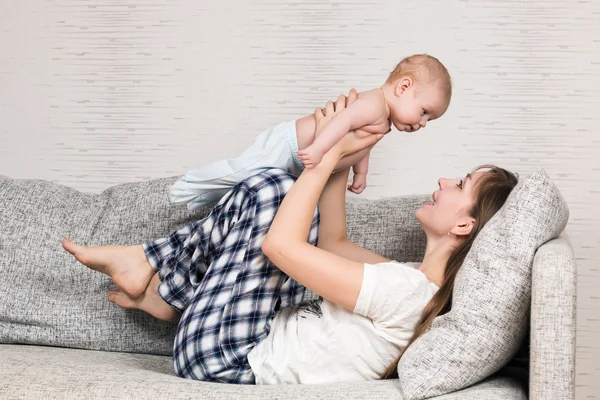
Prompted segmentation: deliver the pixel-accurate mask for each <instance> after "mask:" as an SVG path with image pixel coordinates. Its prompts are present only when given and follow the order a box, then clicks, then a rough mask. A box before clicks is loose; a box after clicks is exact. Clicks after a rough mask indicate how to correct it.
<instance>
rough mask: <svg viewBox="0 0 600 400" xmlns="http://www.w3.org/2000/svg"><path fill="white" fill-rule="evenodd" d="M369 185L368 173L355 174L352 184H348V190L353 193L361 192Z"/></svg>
mask: <svg viewBox="0 0 600 400" xmlns="http://www.w3.org/2000/svg"><path fill="white" fill-rule="evenodd" d="M366 187H367V174H354V176H353V177H352V185H348V190H349V191H351V192H352V193H356V194H361V193H362V191H363V190H365V188H366Z"/></svg>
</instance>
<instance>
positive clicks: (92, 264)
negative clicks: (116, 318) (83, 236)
mask: <svg viewBox="0 0 600 400" xmlns="http://www.w3.org/2000/svg"><path fill="white" fill-rule="evenodd" d="M62 245H63V247H64V249H65V250H66V251H68V252H69V253H71V254H73V255H74V256H75V258H76V259H77V260H78V261H79V262H80V263H82V264H83V265H85V266H87V267H89V268H91V269H93V270H95V271H99V272H102V273H103V274H106V275H108V276H110V277H111V279H112V280H113V282H114V283H115V284H116V285H117V286H118V287H119V288H120V289H121V290H123V292H125V293H126V294H127V295H128V296H130V297H138V296H140V295H141V294H142V293H144V290H146V287H147V286H148V283H149V282H150V279H152V275H154V269H153V268H152V266H151V265H150V263H149V262H148V259H147V258H146V254H145V253H144V248H143V247H142V246H141V245H138V246H80V245H78V244H75V243H73V242H72V241H70V240H69V239H67V238H64V239H63V241H62Z"/></svg>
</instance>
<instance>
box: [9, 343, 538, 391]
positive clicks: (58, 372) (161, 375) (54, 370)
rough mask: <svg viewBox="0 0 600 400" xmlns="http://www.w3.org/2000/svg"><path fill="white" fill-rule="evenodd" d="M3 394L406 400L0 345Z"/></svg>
mask: <svg viewBox="0 0 600 400" xmlns="http://www.w3.org/2000/svg"><path fill="white" fill-rule="evenodd" d="M0 359H1V360H2V368H1V369H0V393H1V397H2V398H7V399H43V398H54V399H66V400H67V399H82V400H88V399H169V400H177V399H214V400H223V399H248V400H252V399H261V400H262V399H264V400H269V399H289V400H295V399H323V400H335V399H340V400H351V399H361V400H362V399H382V400H383V399H385V400H391V399H399V400H401V399H402V396H401V395H400V391H399V390H398V381H397V380H396V379H394V380H384V381H372V382H345V383H337V384H330V385H277V386H251V385H229V384H215V383H205V382H198V381H191V380H187V379H182V378H178V377H176V376H174V375H173V368H172V364H171V358H170V357H167V356H153V355H144V354H130V353H111V352H101V351H90V350H74V349H61V348H52V347H43V346H22V345H0ZM436 399H440V400H459V399H469V400H524V399H527V396H526V394H525V391H524V390H523V388H522V387H521V386H520V384H519V382H518V381H517V380H514V379H511V378H509V377H505V376H501V375H498V376H494V377H491V378H489V379H486V380H485V381H483V382H481V383H479V384H477V385H475V386H473V387H470V388H467V389H464V390H461V391H458V392H456V393H452V394H448V395H444V396H440V397H437V398H436Z"/></svg>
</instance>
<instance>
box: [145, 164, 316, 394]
mask: <svg viewBox="0 0 600 400" xmlns="http://www.w3.org/2000/svg"><path fill="white" fill-rule="evenodd" d="M295 180H296V177H294V176H293V175H290V174H288V173H286V172H284V171H282V170H278V169H269V170H266V171H264V172H261V173H258V174H256V175H253V176H251V177H249V178H247V179H245V180H244V181H242V182H240V183H239V184H238V185H236V186H235V187H234V188H233V189H231V190H230V191H229V192H228V193H227V194H226V195H225V196H224V197H223V198H222V199H221V201H220V202H219V203H218V204H217V205H216V206H215V207H214V208H213V210H212V211H211V212H210V214H209V215H208V216H207V217H206V218H204V219H203V220H201V221H195V222H192V223H190V224H188V225H186V226H184V227H182V228H181V229H179V230H177V231H176V232H174V233H173V234H172V235H171V236H169V237H168V238H162V239H158V240H155V241H152V242H147V243H145V244H144V245H143V247H144V251H145V253H146V256H147V258H148V260H149V262H150V264H151V265H152V266H153V268H154V269H155V270H156V271H158V274H159V278H160V280H161V283H160V285H159V288H158V292H159V294H160V296H161V297H162V298H163V299H164V300H165V301H166V302H167V303H168V304H170V305H171V306H172V307H174V308H176V309H177V310H179V311H180V312H181V313H182V314H181V319H180V321H179V325H178V327H177V332H176V335H175V342H174V344H173V363H174V367H175V372H176V373H177V375H179V376H180V377H183V378H190V379H196V380H202V381H211V382H225V383H244V384H253V383H254V374H253V373H252V370H251V368H250V365H249V364H248V360H247V355H248V353H249V352H250V350H252V348H254V346H256V345H257V344H258V343H259V342H260V341H261V340H263V339H264V338H265V337H266V336H267V335H268V333H269V331H270V327H271V320H272V319H273V317H274V316H275V313H276V312H277V310H278V309H279V308H280V307H291V306H297V305H299V304H300V303H301V302H302V300H303V297H304V291H305V288H304V287H303V286H302V285H300V284H299V283H298V282H296V281H295V280H293V279H292V278H290V277H288V276H287V275H285V274H284V273H283V272H282V271H281V270H279V269H278V268H277V267H276V266H275V265H274V264H273V263H272V262H270V261H269V259H268V258H267V257H266V256H265V255H264V254H263V253H262V250H261V246H262V243H263V241H264V238H265V235H266V234H267V231H268V230H269V227H270V226H271V222H272V221H273V218H274V217H275V214H276V212H277V209H278V207H279V205H280V204H281V201H282V200H283V198H284V196H285V195H286V193H287V191H288V190H289V189H290V188H291V186H292V184H293V183H294V181H295ZM318 225H319V213H318V210H315V215H314V216H313V222H312V226H311V229H310V233H309V236H308V242H309V243H311V244H312V245H316V244H317V231H318Z"/></svg>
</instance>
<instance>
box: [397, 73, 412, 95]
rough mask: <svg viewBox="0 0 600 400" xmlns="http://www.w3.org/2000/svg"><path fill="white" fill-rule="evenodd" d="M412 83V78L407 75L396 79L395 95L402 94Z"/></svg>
mask: <svg viewBox="0 0 600 400" xmlns="http://www.w3.org/2000/svg"><path fill="white" fill-rule="evenodd" d="M412 85H413V80H412V79H411V78H409V77H408V76H405V77H402V78H400V79H398V81H397V82H396V90H395V92H396V96H400V95H401V94H404V92H406V91H407V90H408V89H409V88H410V87H411V86H412Z"/></svg>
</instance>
